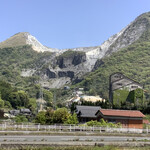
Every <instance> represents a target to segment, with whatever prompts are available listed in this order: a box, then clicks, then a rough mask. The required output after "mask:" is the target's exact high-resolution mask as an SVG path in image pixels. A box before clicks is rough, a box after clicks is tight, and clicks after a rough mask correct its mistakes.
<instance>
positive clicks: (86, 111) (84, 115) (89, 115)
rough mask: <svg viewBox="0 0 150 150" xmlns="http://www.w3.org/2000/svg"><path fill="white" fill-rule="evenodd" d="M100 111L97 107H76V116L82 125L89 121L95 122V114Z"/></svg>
mask: <svg viewBox="0 0 150 150" xmlns="http://www.w3.org/2000/svg"><path fill="white" fill-rule="evenodd" d="M98 110H100V107H99V106H80V105H77V106H76V110H75V112H76V114H77V117H78V120H79V122H81V123H84V122H88V121H91V120H97V116H96V112H97V111H98Z"/></svg>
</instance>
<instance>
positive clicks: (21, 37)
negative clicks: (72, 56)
mask: <svg viewBox="0 0 150 150" xmlns="http://www.w3.org/2000/svg"><path fill="white" fill-rule="evenodd" d="M23 45H31V46H32V48H33V50H35V51H37V52H44V51H49V52H55V51H56V52H57V51H58V50H57V49H53V48H48V47H46V46H44V45H42V44H41V43H40V42H39V41H38V40H37V39H36V38H35V37H34V36H32V35H31V34H30V33H29V32H19V33H17V34H15V35H13V36H11V37H10V38H9V39H7V40H5V41H3V42H1V43H0V48H4V47H16V46H23Z"/></svg>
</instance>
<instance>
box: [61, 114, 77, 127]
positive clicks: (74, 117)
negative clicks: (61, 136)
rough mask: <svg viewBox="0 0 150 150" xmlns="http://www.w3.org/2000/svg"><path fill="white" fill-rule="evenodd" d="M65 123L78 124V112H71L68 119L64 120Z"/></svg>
mask: <svg viewBox="0 0 150 150" xmlns="http://www.w3.org/2000/svg"><path fill="white" fill-rule="evenodd" d="M64 123H65V124H78V123H79V121H78V118H77V114H76V113H74V114H73V115H71V114H69V116H68V118H67V120H66V121H65V122H64Z"/></svg>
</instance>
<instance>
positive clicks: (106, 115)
mask: <svg viewBox="0 0 150 150" xmlns="http://www.w3.org/2000/svg"><path fill="white" fill-rule="evenodd" d="M96 116H97V120H100V119H101V118H103V119H104V120H105V121H108V122H112V123H119V122H120V123H121V124H122V127H123V128H137V129H142V128H143V118H144V117H145V115H144V114H142V113H141V112H140V111H133V110H115V109H99V110H98V111H97V112H96Z"/></svg>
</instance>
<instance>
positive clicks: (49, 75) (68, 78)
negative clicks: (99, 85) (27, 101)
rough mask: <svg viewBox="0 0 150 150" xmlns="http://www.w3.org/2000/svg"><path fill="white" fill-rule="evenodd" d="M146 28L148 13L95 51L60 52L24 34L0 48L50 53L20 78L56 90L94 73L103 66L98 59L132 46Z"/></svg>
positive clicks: (147, 28)
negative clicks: (36, 78)
mask: <svg viewBox="0 0 150 150" xmlns="http://www.w3.org/2000/svg"><path fill="white" fill-rule="evenodd" d="M149 27H150V13H145V14H142V15H141V16H139V17H137V18H136V19H135V20H134V21H133V22H131V23H130V24H129V25H128V26H127V27H125V28H124V29H122V30H121V31H120V32H119V33H117V34H115V35H113V36H112V37H110V38H109V39H108V40H107V41H105V42H104V43H103V44H102V45H100V46H96V47H81V48H74V49H71V50H68V49H65V50H61V51H60V50H57V49H51V48H47V47H45V46H43V45H42V44H41V43H40V42H39V41H37V39H36V38H35V37H33V36H32V35H30V34H29V33H26V32H25V33H18V34H16V35H14V36H12V37H11V38H9V39H7V40H6V41H4V42H2V43H0V48H4V47H14V46H20V45H31V46H32V48H33V50H35V51H37V52H46V51H48V52H53V54H52V55H51V59H48V60H44V61H43V64H42V65H41V66H42V67H40V68H32V69H31V68H26V70H23V71H22V73H21V75H22V76H24V77H26V76H32V75H38V76H40V83H41V84H42V85H43V86H45V87H49V88H60V87H62V86H63V85H65V84H68V83H71V82H72V81H74V80H75V81H76V82H79V81H80V80H81V79H82V76H83V75H85V74H86V73H88V72H91V71H92V70H93V68H94V69H97V67H99V66H100V65H101V64H102V63H103V62H102V61H101V59H102V58H104V57H107V56H111V55H112V53H114V52H117V51H119V50H120V49H122V48H125V47H128V46H129V45H131V44H133V43H134V42H136V41H137V40H139V39H140V38H141V37H142V36H143V35H145V33H147V31H148V30H149V29H150V28H149ZM43 66H44V67H43ZM45 66H46V67H45ZM33 70H34V71H33Z"/></svg>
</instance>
